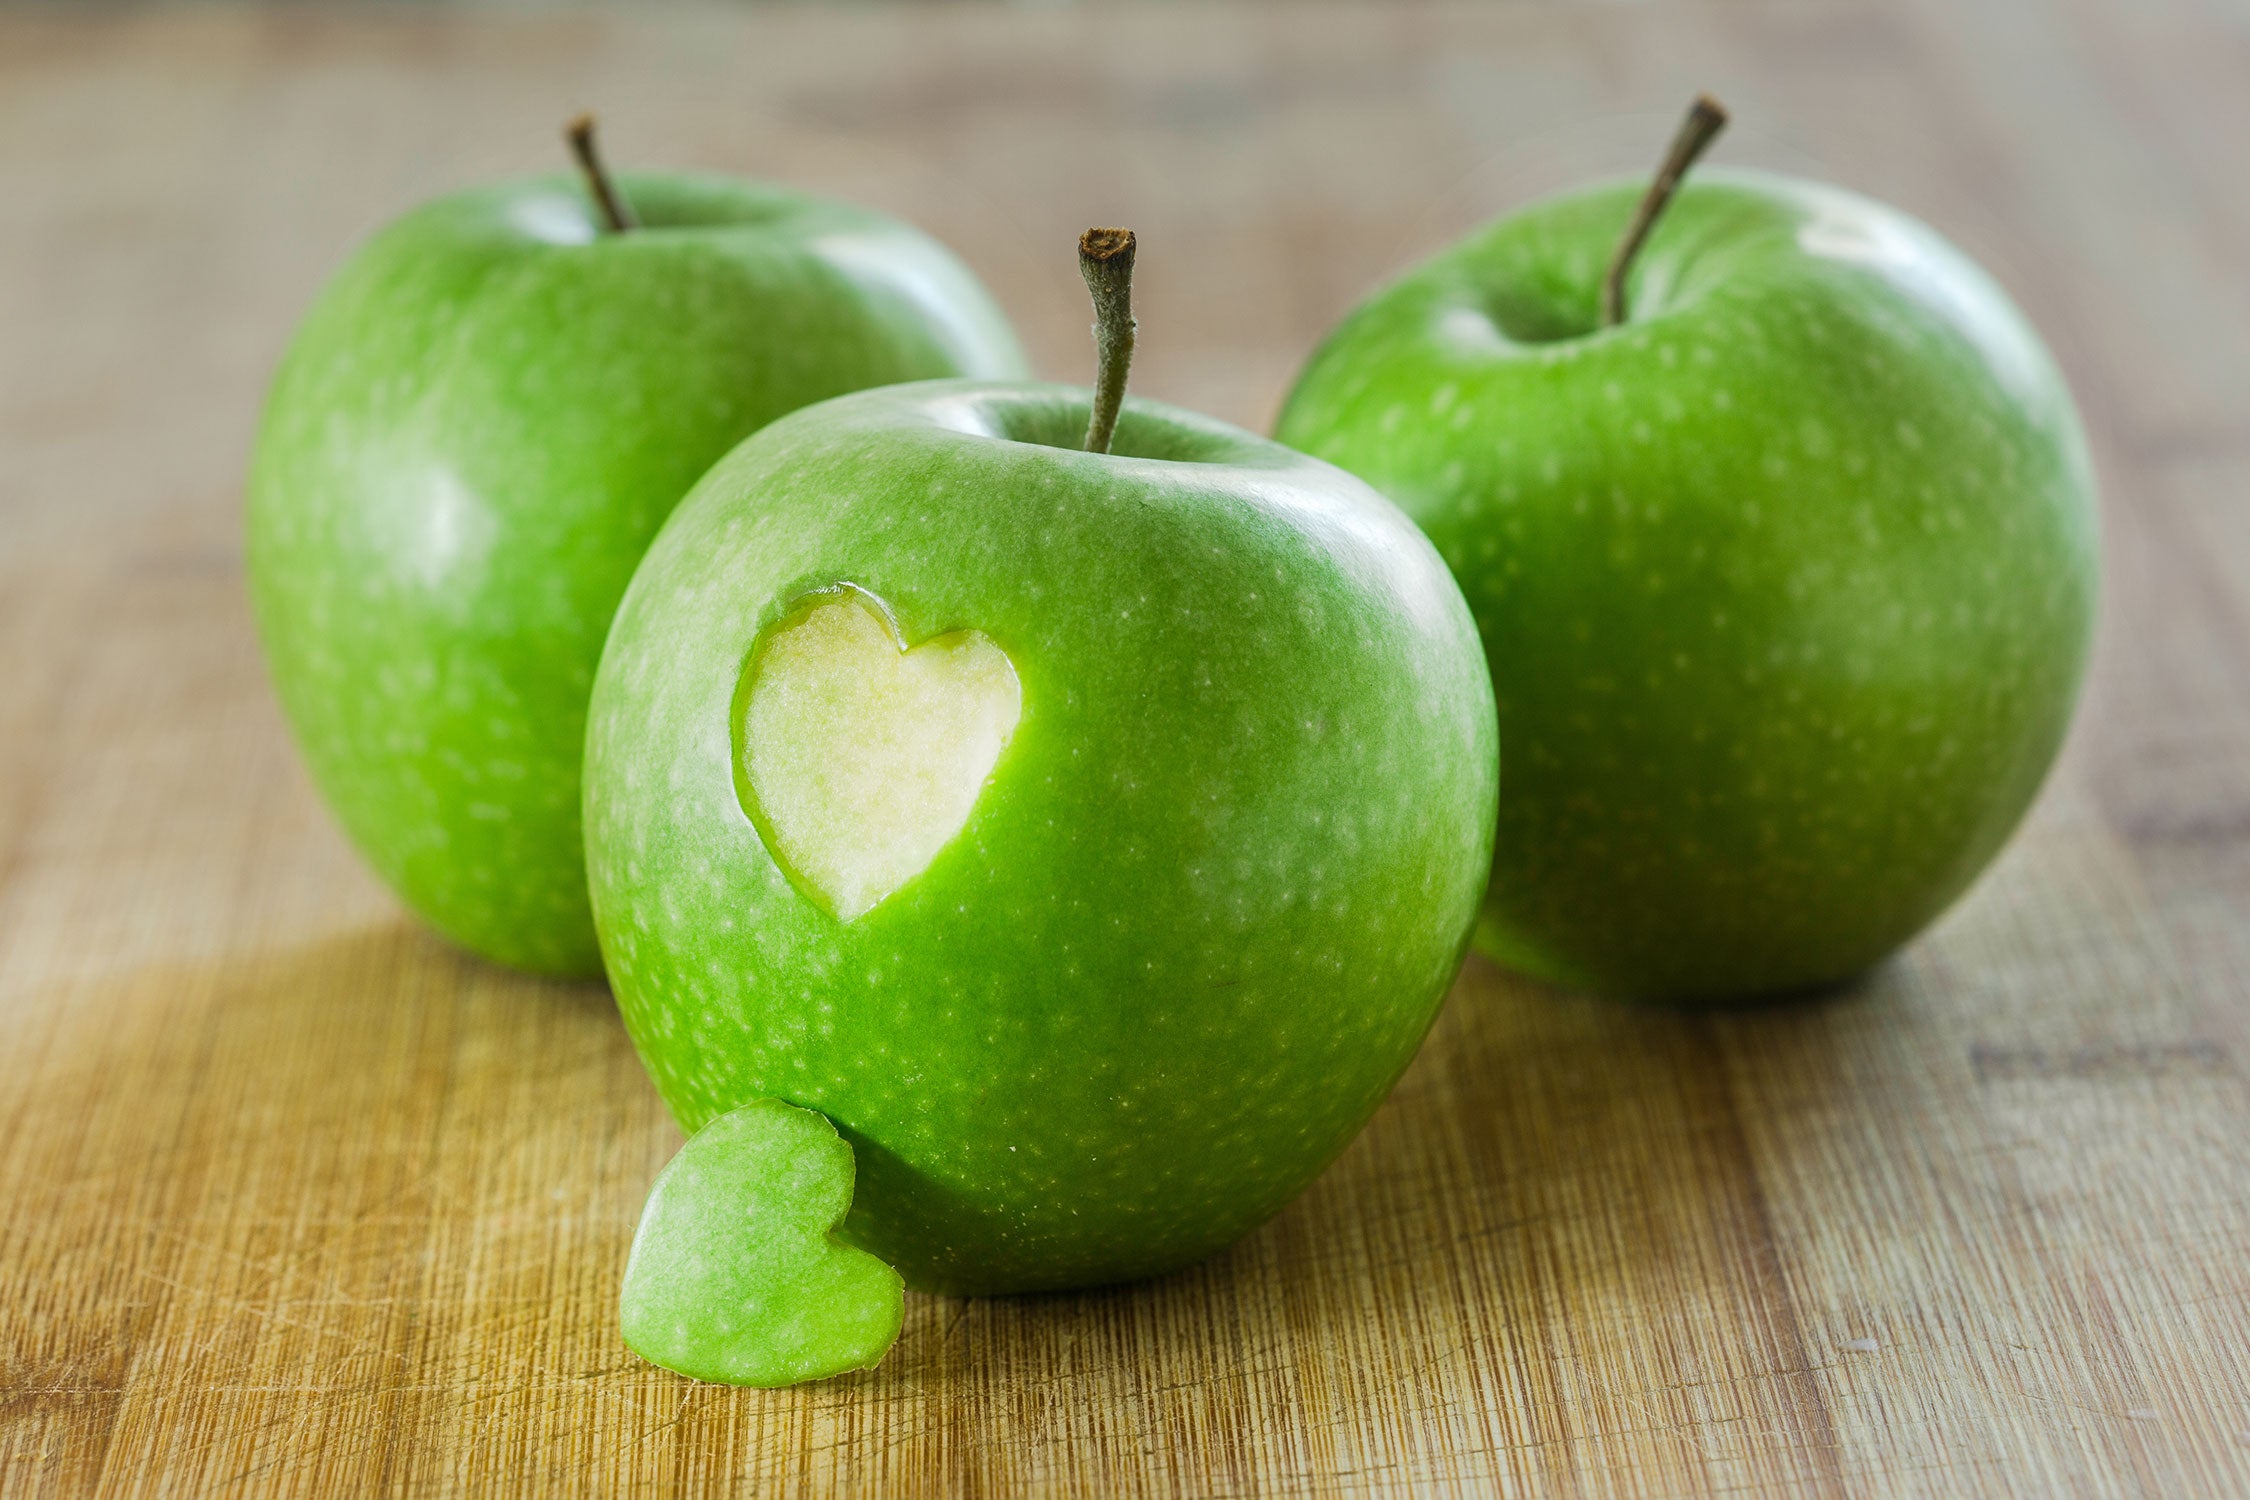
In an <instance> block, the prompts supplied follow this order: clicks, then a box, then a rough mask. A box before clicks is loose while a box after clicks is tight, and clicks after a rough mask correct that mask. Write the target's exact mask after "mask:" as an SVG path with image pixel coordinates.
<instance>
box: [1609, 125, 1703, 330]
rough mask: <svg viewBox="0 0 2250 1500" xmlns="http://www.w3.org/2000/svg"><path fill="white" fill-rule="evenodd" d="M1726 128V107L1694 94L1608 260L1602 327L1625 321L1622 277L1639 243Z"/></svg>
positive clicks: (1623, 280) (1630, 266) (1652, 227)
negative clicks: (1682, 181) (1704, 153)
mask: <svg viewBox="0 0 2250 1500" xmlns="http://www.w3.org/2000/svg"><path fill="white" fill-rule="evenodd" d="M1726 127H1727V112H1726V107H1725V106H1724V105H1722V104H1720V103H1719V101H1718V100H1716V99H1714V98H1712V97H1711V96H1710V95H1709V94H1697V95H1696V96H1695V102H1694V103H1693V104H1691V105H1689V106H1688V112H1687V118H1686V119H1684V120H1682V121H1681V122H1680V128H1679V130H1678V131H1677V132H1676V133H1675V134H1674V135H1673V137H1672V148H1671V149H1670V150H1669V151H1667V152H1665V153H1664V164H1663V165H1662V166H1660V167H1658V168H1657V169H1656V180H1655V181H1654V182H1651V183H1650V184H1649V185H1648V191H1647V192H1646V193H1644V194H1642V195H1641V206H1640V207H1639V208H1638V209H1636V210H1634V212H1633V222H1632V223H1631V224H1629V225H1627V226H1626V228H1625V238H1623V239H1622V240H1619V241H1618V242H1617V253H1616V254H1615V255H1612V256H1611V257H1610V259H1609V274H1608V275H1606V276H1604V277H1603V278H1602V327H1604V328H1615V327H1616V326H1617V325H1618V324H1620V323H1622V322H1624V321H1625V274H1626V273H1627V272H1628V271H1630V270H1632V269H1633V258H1634V257H1635V256H1637V255H1639V254H1640V253H1641V243H1642V242H1643V241H1644V240H1646V239H1647V238H1648V235H1649V231H1650V230H1652V229H1654V228H1655V227H1656V221H1657V220H1658V219H1660V218H1662V217H1663V215H1664V209H1665V206H1666V205H1668V204H1669V203H1670V202H1671V201H1672V194H1673V193H1674V192H1676V191H1677V190H1678V189H1679V186H1680V180H1681V179H1682V178H1684V177H1686V176H1687V174H1688V168H1690V167H1692V166H1694V165H1695V159H1696V158H1697V157H1699V156H1701V155H1702V154H1703V151H1704V148H1705V147H1707V146H1709V145H1710V144H1711V142H1712V141H1714V140H1716V139H1718V135H1719V132H1720V131H1722V130H1724V129H1726Z"/></svg>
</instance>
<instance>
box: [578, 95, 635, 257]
mask: <svg viewBox="0 0 2250 1500" xmlns="http://www.w3.org/2000/svg"><path fill="white" fill-rule="evenodd" d="M563 136H564V138H565V139H566V140H568V141H569V142H570V154H571V155H572V156H575V157H577V158H578V170H579V171H581V172H583V173H585V174H586V190H587V191H588V192H589V193H592V194H593V195H594V206H595V207H596V208H598V209H600V210H601V212H602V223H603V225H604V226H605V227H606V228H607V229H608V230H609V232H610V233H611V234H623V233H624V232H625V231H626V230H628V229H638V228H640V227H641V221H640V220H639V219H636V218H634V217H633V205H631V204H630V203H627V202H626V201H625V195H624V194H623V193H622V192H620V191H619V190H618V187H617V184H616V183H615V182H614V181H612V180H611V178H610V175H609V169H608V168H607V167H605V166H603V165H602V156H601V153H600V152H599V151H597V150H595V149H594V117H593V116H592V115H591V114H583V115H580V116H579V117H578V118H576V119H575V120H572V121H571V122H570V124H568V125H567V126H565V127H564V128H563Z"/></svg>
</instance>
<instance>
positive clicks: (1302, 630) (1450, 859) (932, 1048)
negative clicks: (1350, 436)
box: [586, 381, 1498, 1293]
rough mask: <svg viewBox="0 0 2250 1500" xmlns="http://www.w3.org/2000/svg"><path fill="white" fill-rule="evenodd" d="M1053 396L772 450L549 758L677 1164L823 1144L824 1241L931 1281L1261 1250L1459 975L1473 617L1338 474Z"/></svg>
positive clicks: (749, 464)
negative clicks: (834, 1201) (716, 1128)
mask: <svg viewBox="0 0 2250 1500" xmlns="http://www.w3.org/2000/svg"><path fill="white" fill-rule="evenodd" d="M1090 404H1092V403H1090V400H1089V397H1088V395H1087V393H1086V392H1085V391H1083V390H1078V389H1072V388H1067V387H1058V386H1042V385H1029V384H1021V383H1013V384H1011V383H992V382H967V381H943V382H929V383H922V384H916V385H904V386H897V387H893V388H890V389H888V390H881V391H869V392H864V393H861V394H858V395H852V396H845V397H841V398H838V399H836V400H833V401H828V402H824V403H822V404H821V405H819V406H815V407H811V408H808V409H806V410H804V411H801V412H798V413H797V414H795V415H794V416H791V417H787V418H784V419H783V420H781V421H779V422H776V423H774V424H773V425H772V426H770V427H768V428H766V429H765V430H763V431H762V432H760V433H758V434H757V435H756V436H755V437H753V438H751V439H750V440H748V441H747V442H745V443H744V444H743V445H742V446H741V447H739V448H737V449H736V450H735V451H734V452H733V453H731V454H730V455H728V457H727V458H726V459H725V460H723V461H722V462H721V463H719V464H718V465H717V466H716V467H715V468H714V469H713V470H712V471H711V472H710V473H709V474H708V475H707V476H705V478H704V479H703V481H702V482H701V483H700V484H699V485H697V487H696V489H695V491H694V493H692V494H691V495H690V496H689V497H688V498H687V499H686V500H685V501H684V502H683V503H682V504H681V506H680V508H679V509H678V511H676V512H675V513H674V515H673V516H672V518H671V520H670V521H669V522H667V523H666V525H665V528H664V530H663V532H662V534H661V535H660V536H659V537H658V538H657V541H656V543H655V545H654V546H653V547H652V548H651V549H650V552H649V555H648V557H647V559H646V560H645V561H644V562H643V563H642V565H641V568H640V571H639V572H638V573H637V574H636V575H635V576H634V579H633V583H632V587H631V589H630V590H629V591H628V592H627V594H626V597H625V602H624V603H623V605H622V606H620V608H619V611H618V616H617V621H616V625H615V628H614V629H613V630H612V632H611V634H610V638H609V643H608V646H607V648H606V650H605V651H604V653H603V657H602V664H601V670H600V673H599V675H598V676H597V678H596V680H595V685H594V696H593V706H592V712H591V719H590V721H589V724H588V731H587V746H586V836H587V854H588V869H589V876H590V881H591V886H592V892H593V900H594V911H595V916H596V918H597V921H598V924H599V927H600V930H601V937H602V947H603V952H604V955H605V957H606V959H607V961H608V965H609V973H610V980H611V984H612V986H613V987H614V989H615V991H616V994H617V999H618V1003H619V1005H620V1007H621V1009H622V1011H623V1013H624V1017H625V1022H626V1025H627V1027H628V1029H629V1030H630V1031H631V1033H632V1036H633V1039H634V1041H635V1043H636V1044H637V1045H638V1047H639V1049H640V1052H641V1056H642V1058H643V1060H644V1061H645V1062H646V1063H647V1065H648V1068H649V1071H650V1073H651V1075H652V1076H653V1078H654V1079H655V1082H656V1084H657V1087H658V1088H659V1090H660V1091H661V1092H662V1094H663V1096H664V1099H665V1100H666V1102H667V1103H668V1104H669V1105H670V1107H671V1109H672V1111H673V1113H674V1114H675V1115H676V1116H677V1117H678V1118H679V1120H680V1122H681V1124H682V1125H684V1126H685V1127H686V1128H687V1129H689V1130H690V1131H694V1130H696V1129H698V1128H699V1127H701V1126H703V1125H704V1124H705V1123H706V1122H707V1121H710V1120H712V1119H714V1118H716V1117H719V1116H721V1115H723V1114H725V1113H727V1112H728V1111H731V1110H734V1109H737V1108H738V1107H745V1106H747V1105H748V1104H750V1103H751V1102H752V1101H754V1100H757V1099H759V1098H774V1099H780V1100H784V1101H787V1102H788V1103H790V1104H793V1105H797V1106H801V1107H803V1108H805V1109H811V1110H817V1111H819V1112H820V1113H822V1114H824V1115H826V1116H827V1117H828V1118H829V1119H830V1120H832V1121H833V1122H834V1123H835V1125H836V1126H837V1128H838V1129H839V1130H840V1131H841V1132H842V1134H843V1137H844V1138H845V1139H846V1140H847V1141H848V1142H849V1143H850V1144H851V1146H852V1147H853V1149H854V1151H855V1152H856V1154H857V1169H858V1177H857V1191H856V1196H854V1197H853V1199H852V1204H851V1211H850V1214H849V1216H848V1217H847V1218H845V1219H844V1221H843V1223H842V1225H841V1227H840V1229H839V1231H838V1233H839V1237H840V1238H841V1239H843V1240H844V1241H846V1242H848V1243H850V1244H852V1245H855V1246H857V1247H859V1248H861V1249H864V1250H867V1251H869V1252H871V1253H873V1254H875V1255H877V1256H879V1257H881V1258H882V1259H883V1260H884V1261H886V1262H888V1263H890V1264H891V1265H893V1266H895V1267H896V1268H897V1269H898V1270H900V1271H901V1272H902V1273H904V1276H905V1279H906V1281H907V1283H908V1284H909V1285H912V1286H916V1287H921V1288H926V1289H934V1290H941V1291H947V1292H954V1293H998V1292H1017V1291H1026V1290H1033V1289H1039V1288H1056V1287H1068V1286H1079V1285H1087V1284H1092V1283H1098V1282H1105V1281H1113V1280H1118V1279H1123V1278H1129V1277H1136V1276H1143V1275H1150V1274H1154V1273H1158V1272H1162V1271H1166V1270H1169V1269H1172V1268H1174V1267H1177V1266H1181V1265H1184V1264H1186V1263H1188V1262H1191V1261H1194V1260H1196V1259H1198V1258H1199V1257H1202V1256H1204V1255H1206V1254H1209V1253H1210V1252H1212V1251H1214V1250H1216V1249H1218V1248H1219V1247H1221V1246H1223V1245H1226V1244H1227V1243H1229V1242H1230V1241H1232V1240H1234V1239H1235V1238H1236V1237H1238V1236H1240V1235H1241V1234H1243V1233H1244V1232H1246V1231H1247V1230H1249V1229H1250V1228H1252V1227H1253V1226H1255V1225H1256V1224H1258V1223H1259V1222H1260V1221H1262V1220H1263V1219H1265V1218H1266V1217H1268V1216H1269V1215H1271V1214H1272V1213H1273V1212H1274V1211H1275V1210H1277V1209H1278V1208H1279V1207H1280V1206H1281V1205H1282V1204H1283V1203H1285V1202H1286V1201H1287V1200H1288V1199H1289V1198H1290V1197H1291V1196H1293V1195H1294V1194H1296V1193H1297V1192H1298V1191H1299V1190H1300V1189H1301V1188H1303V1187H1304V1186H1305V1185H1306V1184H1307V1183H1308V1182H1310V1181H1311V1180H1312V1178H1313V1177H1314V1176H1315V1175H1316V1174H1317V1173H1318V1172H1319V1171H1320V1170H1321V1168H1322V1167H1323V1166H1324V1165H1325V1164H1326V1163H1327V1162H1328V1161H1329V1160H1330V1159H1331V1158H1333V1157H1334V1156H1335V1155H1336V1153H1337V1152H1338V1151H1340V1150H1341V1149H1342V1148H1343V1147H1344V1145H1345V1143H1346V1142H1348V1141H1349V1140H1350V1139H1351V1137H1352V1136H1353V1134H1354V1133H1355V1132H1356V1131H1357V1130H1358V1129H1359V1127H1360V1126H1361V1124H1362V1123H1363V1122H1364V1121H1365V1120H1366V1119H1367V1117H1368V1115H1369V1113H1370V1112H1371V1111H1373V1109H1374V1108H1375V1106H1376V1105H1377V1103H1378V1102H1380V1101H1381V1099H1382V1098H1383V1096H1384V1094H1385V1093H1386V1092H1387V1091H1388V1089H1389V1088H1390V1086H1391V1084H1392V1082H1393V1080H1395V1079H1396V1078H1397V1076H1398V1074H1399V1072H1400V1070H1401V1069H1403V1068H1404V1067H1405V1065H1406V1063H1407V1061H1408V1060H1409V1058H1411V1056H1412V1055H1413V1053H1414V1050H1415V1048H1416V1046H1417V1045H1418V1044H1419V1042H1420V1040H1421V1038H1422V1035H1423V1033H1424V1032H1425V1030H1426V1029H1427V1028H1428V1026H1429V1024H1430V1021H1431V1019H1432V1017H1433V1016H1434V1015H1435V1013H1436V1010H1437V1007H1438V1005H1439V1003H1440V1001H1441V999H1442V998H1443V996H1444V993H1445V990H1446V987H1447V984H1448V983H1449V981H1450V980H1451V979H1452V976H1453V974H1454V971H1455V969H1456V967H1457V966H1458V964H1459V962H1460V958H1461V954H1462V952H1463V949H1464V947H1465V946H1466V943H1467V939H1468V934H1469V930H1470V927H1471V926H1472V924H1473V923H1474V920H1475V916H1476V911H1477V907H1478V903H1479V900H1480V898H1481V897H1482V894H1483V890H1484V882H1485V876H1486V871H1487V869H1488V867H1489V860H1490V852H1491V835H1492V818H1493V806H1494V796H1495V783H1496V779H1497V775H1498V762H1497V758H1496V757H1497V747H1496V743H1495V739H1494V728H1493V720H1492V701H1491V687H1490V683H1489V681H1488V678H1487V676H1486V673H1485V670H1484V663H1483V656H1482V652H1481V650H1480V648H1479V646H1478V643H1477V636H1476V627H1475V625H1474V622H1473V621H1472V620H1471V619H1470V617H1469V613H1468V610H1467V608H1466V607H1465V606H1464V605H1463V603H1462V601H1461V598H1460V594H1459V591H1458V590H1457V589H1456V588H1455V587H1454V585H1453V583H1452V580H1451V579H1450V578H1449V577H1448V576H1447V574H1446V571H1445V567H1444V564H1443V562H1442V561H1441V560H1440V559H1439V558H1438V555H1437V553H1436V552H1435V551H1434V550H1433V549H1432V548H1431V547H1430V545H1429V543H1428V541H1427V540H1426V539H1425V538H1423V537H1422V536H1421V534H1420V533H1418V532H1417V531H1416V530H1415V529H1414V528H1413V526H1412V525H1411V524H1410V523H1409V522H1408V521H1407V520H1406V518H1405V517H1404V516H1402V515H1400V514H1399V512H1398V511H1397V510H1396V509H1395V508H1394V507H1392V506H1391V505H1390V504H1389V503H1388V502H1386V501H1384V500H1383V499H1381V498H1380V497H1379V496H1377V495H1376V494H1375V493H1374V492H1373V491H1372V490H1370V489H1368V488H1367V487H1366V486H1365V485H1363V484H1361V483H1360V482H1359V481H1358V480H1355V479H1353V478H1351V477H1350V476H1349V475H1347V474H1344V473H1343V472H1342V471H1340V470H1337V469H1334V468H1331V467H1330V466H1328V465H1326V464H1323V463H1319V462H1317V461H1314V460H1312V459H1308V458H1306V457H1304V456H1303V455H1301V454H1298V453H1294V452H1292V451H1290V450H1289V449H1287V448H1284V447H1282V446H1281V445H1279V444H1277V443H1273V442H1271V441H1268V440H1266V439H1262V438H1259V437H1256V436H1253V435H1251V434H1249V433H1245V432H1242V431H1240V430H1238V429H1236V428H1232V427H1228V426H1225V425H1223V424H1220V423H1217V422H1214V421H1211V420H1208V419H1206V418H1203V417H1198V416H1194V415H1191V414H1189V413H1187V412H1184V411H1179V410H1175V409H1172V408H1169V407H1165V406H1160V405H1156V404H1153V403H1147V402H1132V403H1128V404H1127V405H1126V406H1125V407H1124V410H1123V414H1122V418H1121V420H1119V421H1118V422H1117V423H1116V428H1115V444H1114V447H1113V449H1112V450H1111V451H1109V452H1106V453H1104V452H1088V451H1082V450H1081V449H1080V448H1079V446H1078V444H1079V440H1080V435H1081V434H1082V433H1085V432H1086V431H1087V430H1088V427H1089V406H1090Z"/></svg>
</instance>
